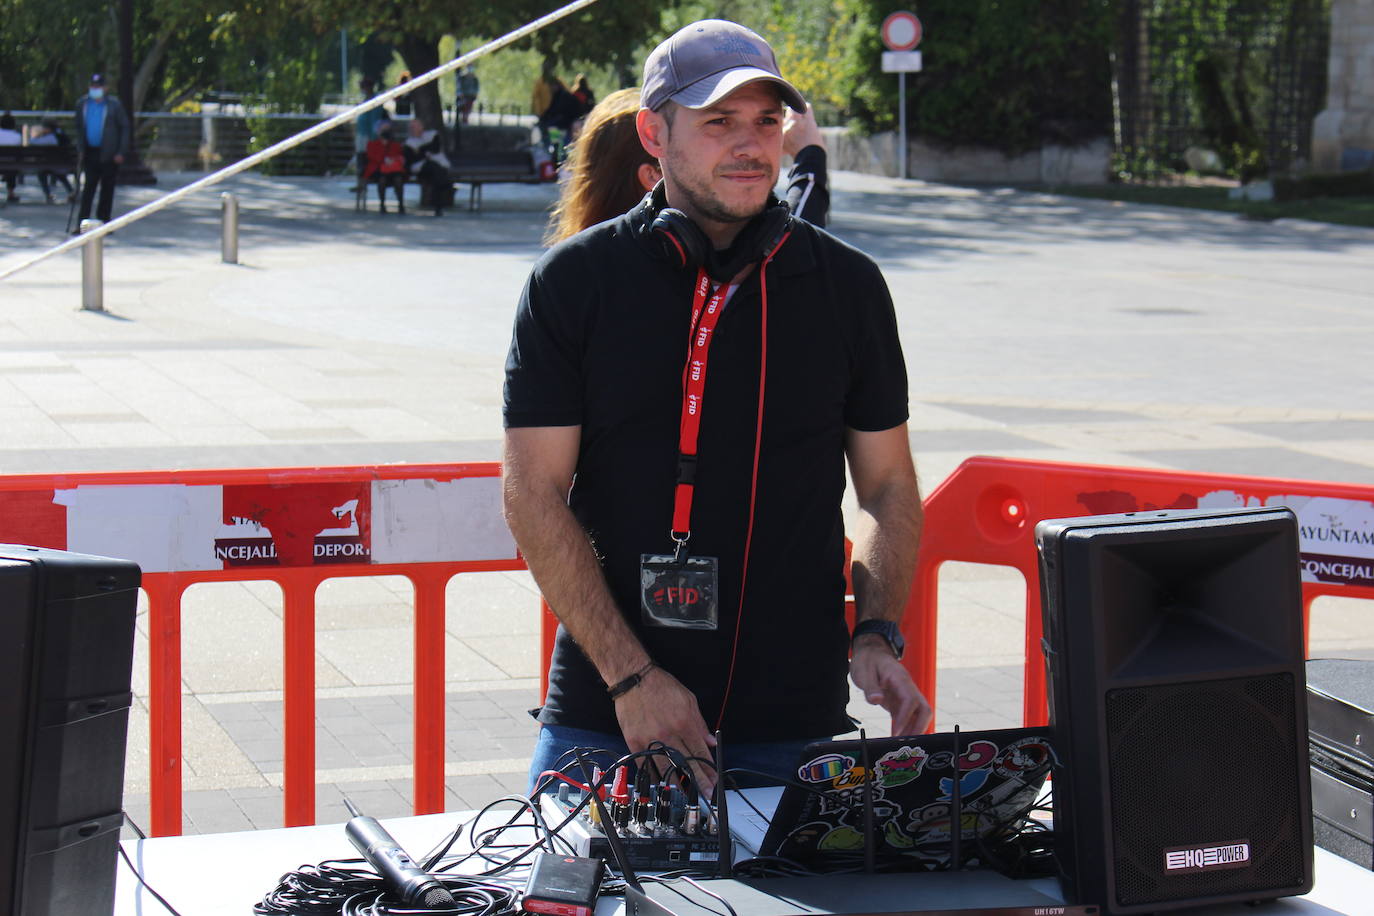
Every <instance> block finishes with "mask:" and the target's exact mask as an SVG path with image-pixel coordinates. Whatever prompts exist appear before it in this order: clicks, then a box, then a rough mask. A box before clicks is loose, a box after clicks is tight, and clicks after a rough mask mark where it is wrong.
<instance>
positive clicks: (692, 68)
mask: <svg viewBox="0 0 1374 916" xmlns="http://www.w3.org/2000/svg"><path fill="white" fill-rule="evenodd" d="M755 80H768V81H769V82H770V83H774V84H776V85H777V87H778V94H779V95H781V96H782V100H783V101H784V102H785V103H787V105H788V106H789V107H790V108H794V109H796V110H797V111H805V110H806V99H804V98H802V94H801V93H800V92H798V91H797V89H796V87H795V86H793V85H792V84H791V83H789V82H788V81H787V80H785V79H783V78H782V76H781V74H779V73H778V59H777V57H776V56H775V55H774V54H773V49H772V48H771V47H769V46H768V42H766V41H764V40H763V38H761V37H760V36H759V35H758V34H757V33H755V32H752V31H750V30H749V29H746V28H745V27H744V26H742V25H738V24H736V23H733V22H727V21H725V20H724V19H703V20H702V21H700V22H694V23H692V24H691V25H689V26H684V27H682V28H681V29H678V31H677V32H675V33H673V35H671V36H670V37H669V38H667V39H666V40H664V42H663V43H662V44H660V45H659V46H658V47H657V48H654V50H653V52H652V53H651V54H650V55H649V58H648V59H647V60H646V61H644V82H643V83H642V84H641V88H640V97H641V104H642V105H643V106H644V107H645V108H648V109H650V110H653V111H656V110H658V109H659V108H660V107H662V106H663V103H664V102H667V101H669V100H672V101H674V102H676V103H677V104H679V105H681V106H682V107H684V108H706V107H707V106H709V105H714V104H715V103H716V102H718V101H720V100H721V99H723V98H724V97H725V96H727V95H729V94H730V93H732V92H734V91H735V90H736V89H738V88H739V87H741V86H743V85H744V84H745V83H752V82H754V81H755Z"/></svg>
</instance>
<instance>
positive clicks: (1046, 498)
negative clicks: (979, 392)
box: [903, 457, 1374, 725]
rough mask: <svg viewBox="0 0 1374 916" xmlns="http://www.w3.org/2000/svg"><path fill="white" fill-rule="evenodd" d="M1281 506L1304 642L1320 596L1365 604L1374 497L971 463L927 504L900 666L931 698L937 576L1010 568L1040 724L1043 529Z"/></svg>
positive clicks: (1185, 477)
mask: <svg viewBox="0 0 1374 916" xmlns="http://www.w3.org/2000/svg"><path fill="white" fill-rule="evenodd" d="M1238 506H1287V507H1289V508H1290V509H1292V510H1293V512H1294V513H1295V514H1296V515H1297V517H1298V526H1299V545H1300V551H1301V563H1302V583H1303V585H1302V588H1303V618H1304V621H1303V622H1304V632H1306V625H1307V623H1308V620H1309V619H1310V614H1311V607H1312V602H1313V601H1314V600H1315V599H1316V598H1318V597H1319V596H1321V595H1343V596H1346V597H1354V598H1367V599H1374V487H1368V486H1357V485H1354V484H1340V483H1320V482H1314V481H1306V480H1283V479H1278V478H1268V477H1233V476H1229V475H1222V474H1198V473H1189V472H1184V471H1171V470H1153V469H1149V468H1124V467H1109V466H1098V465H1085V464H1068V463H1062V462H1053V461H1024V460H1016V459H1008V458H987V457H977V458H970V459H968V460H967V461H965V462H964V463H963V464H961V465H959V467H958V468H956V469H955V471H954V473H953V474H951V475H950V476H949V477H948V478H946V479H945V481H944V482H943V483H941V484H940V485H939V486H937V487H936V488H935V489H934V490H933V491H932V492H931V493H930V494H929V495H928V496H927V497H926V499H925V524H924V527H923V529H922V533H921V551H920V556H919V558H918V560H917V564H916V577H915V581H914V583H913V585H912V593H911V599H910V602H909V604H908V605H907V614H906V619H905V621H904V623H903V630H904V635H905V636H906V641H907V646H908V647H910V648H909V650H908V652H907V656H906V663H907V665H908V667H909V669H910V670H911V672H912V675H913V677H914V678H915V679H916V683H917V684H918V686H920V688H921V690H922V691H923V692H924V693H925V695H926V696H927V697H930V698H932V700H933V698H934V697H935V686H936V685H935V681H936V677H935V674H936V666H935V646H936V637H937V633H938V626H937V618H938V613H939V601H938V586H939V567H940V564H942V563H945V562H947V561H951V560H953V561H958V562H966V563H989V564H993V565H999V566H1010V567H1013V568H1015V569H1017V570H1019V571H1020V572H1021V575H1022V576H1024V577H1025V580H1026V623H1025V658H1026V662H1025V672H1024V684H1025V691H1024V695H1023V717H1024V721H1025V723H1026V724H1027V725H1041V724H1044V722H1045V719H1046V707H1045V668H1044V662H1043V658H1042V655H1041V652H1040V636H1041V621H1040V588H1039V581H1040V576H1039V571H1038V566H1037V562H1038V561H1037V557H1036V551H1035V525H1036V523H1037V522H1039V521H1040V520H1042V519H1046V518H1069V517H1075V516H1083V515H1101V514H1105V513H1112V512H1144V511H1150V510H1158V509H1196V508H1230V507H1238Z"/></svg>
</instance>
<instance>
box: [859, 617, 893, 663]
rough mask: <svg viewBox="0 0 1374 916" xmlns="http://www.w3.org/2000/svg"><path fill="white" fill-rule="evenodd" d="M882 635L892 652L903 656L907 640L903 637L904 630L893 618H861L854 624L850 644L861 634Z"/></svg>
mask: <svg viewBox="0 0 1374 916" xmlns="http://www.w3.org/2000/svg"><path fill="white" fill-rule="evenodd" d="M869 635H872V636H881V637H882V638H883V639H884V640H885V641H886V642H887V645H888V648H890V649H891V650H892V654H893V655H895V656H897V658H899V659H900V658H901V657H902V653H903V652H904V651H905V649H906V640H905V639H903V638H902V630H901V628H900V627H899V626H897V624H895V623H893V622H892V621H891V620H871V619H870V620H860V621H859V622H858V623H856V624H854V635H853V636H851V637H850V638H849V642H850V645H853V643H854V640H856V639H858V638H859V637H860V636H869Z"/></svg>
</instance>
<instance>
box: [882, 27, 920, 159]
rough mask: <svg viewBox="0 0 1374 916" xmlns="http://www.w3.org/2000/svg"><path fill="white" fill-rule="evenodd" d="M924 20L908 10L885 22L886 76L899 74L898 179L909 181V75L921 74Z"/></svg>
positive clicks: (884, 70)
mask: <svg viewBox="0 0 1374 916" xmlns="http://www.w3.org/2000/svg"><path fill="white" fill-rule="evenodd" d="M920 43H921V20H919V19H917V18H916V14H915V13H910V12H907V11H905V10H903V11H901V12H897V13H893V14H892V15H890V16H888V17H887V18H886V19H884V20H883V44H884V45H886V46H887V50H886V51H884V52H883V72H884V73H896V74H897V177H898V178H905V177H906V146H907V142H906V75H907V74H908V73H919V72H920V71H921V52H920V51H917V50H914V49H915V47H916V46H917V45H918V44H920Z"/></svg>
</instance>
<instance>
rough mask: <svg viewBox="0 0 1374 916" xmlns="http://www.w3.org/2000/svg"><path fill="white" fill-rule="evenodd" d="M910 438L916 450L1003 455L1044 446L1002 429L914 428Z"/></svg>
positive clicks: (1040, 442)
mask: <svg viewBox="0 0 1374 916" xmlns="http://www.w3.org/2000/svg"><path fill="white" fill-rule="evenodd" d="M908 438H910V440H911V448H912V450H914V451H923V452H969V453H974V454H1000V453H1002V452H1011V451H1016V450H1018V449H1026V448H1043V447H1044V445H1045V443H1044V442H1043V441H1041V440H1038V439H1028V438H1026V437H1025V436H1022V435H1018V434H1017V433H1012V432H1007V431H1005V430H1001V429H912V430H911V431H910V432H909V434H908Z"/></svg>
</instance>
